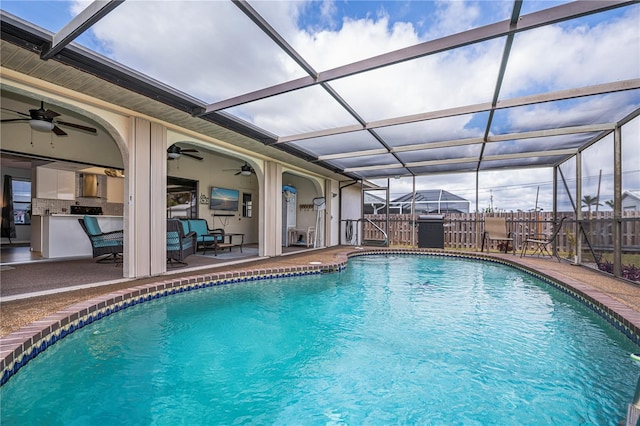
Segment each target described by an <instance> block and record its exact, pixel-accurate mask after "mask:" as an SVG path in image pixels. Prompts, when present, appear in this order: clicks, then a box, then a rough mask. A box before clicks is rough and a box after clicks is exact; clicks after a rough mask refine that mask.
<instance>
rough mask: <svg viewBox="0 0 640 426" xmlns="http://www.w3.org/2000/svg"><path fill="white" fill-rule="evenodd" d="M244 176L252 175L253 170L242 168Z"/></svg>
mask: <svg viewBox="0 0 640 426" xmlns="http://www.w3.org/2000/svg"><path fill="white" fill-rule="evenodd" d="M240 174H241V175H242V176H251V170H240Z"/></svg>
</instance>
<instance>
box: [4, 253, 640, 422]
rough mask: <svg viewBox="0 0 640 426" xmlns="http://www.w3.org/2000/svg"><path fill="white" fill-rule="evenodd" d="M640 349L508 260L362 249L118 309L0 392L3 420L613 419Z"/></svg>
mask: <svg viewBox="0 0 640 426" xmlns="http://www.w3.org/2000/svg"><path fill="white" fill-rule="evenodd" d="M634 351H638V347H637V346H636V345H634V344H633V343H632V342H630V341H629V339H626V338H625V337H623V336H622V335H621V334H620V333H619V332H617V331H616V330H615V329H613V327H611V326H610V325H609V324H608V323H606V322H605V321H604V320H603V319H602V318H600V317H599V316H597V315H596V314H594V313H593V312H592V311H591V310H589V309H587V308H586V307H584V306H582V305H581V304H578V303H576V301H575V300H574V299H572V298H571V297H570V296H567V295H566V294H564V293H562V292H560V291H558V290H556V289H554V288H553V287H551V286H549V285H547V284H545V283H543V282H541V281H540V280H538V279H536V278H534V277H532V276H531V275H528V274H523V273H521V272H519V271H517V270H515V269H513V268H509V267H506V266H503V265H498V264H493V263H487V262H479V261H469V260H463V259H447V258H441V257H426V256H421V257H412V256H397V255H396V256H370V257H360V258H357V259H352V260H350V262H349V266H348V268H346V269H345V270H344V271H342V272H341V273H338V274H325V275H322V276H306V277H298V278H286V279H279V280H271V281H259V282H248V283H242V284H236V285H229V286H218V287H212V288H207V289H202V290H197V291H191V292H186V293H182V294H178V295H175V296H171V297H166V298H161V299H157V300H152V301H149V302H146V303H144V304H141V305H137V306H133V307H130V308H127V309H126V310H124V311H122V312H118V313H116V314H112V315H110V316H108V317H106V318H104V319H102V320H100V321H97V322H95V323H93V324H91V325H89V326H86V327H84V328H82V329H81V330H79V331H77V332H75V333H73V334H71V335H70V336H68V337H66V338H64V339H63V340H61V341H60V342H58V343H56V344H55V345H54V346H52V347H51V348H49V349H47V350H46V351H45V352H44V353H42V354H41V355H39V356H38V357H37V358H35V359H34V360H32V361H30V362H29V363H28V364H27V365H26V366H25V367H23V368H22V369H21V370H20V371H19V373H18V374H16V375H15V376H14V377H12V378H11V379H10V380H9V381H8V382H7V383H6V384H5V385H4V386H3V387H2V388H0V398H1V404H2V405H1V407H0V408H1V412H2V424H28V423H37V422H45V423H57V422H59V423H65V424H87V423H98V422H104V423H110V424H111V423H122V422H127V423H135V424H140V423H157V424H175V423H180V422H184V421H185V419H188V420H189V421H190V422H191V423H194V422H195V423H208V424H211V423H217V424H220V423H223V424H230V423H254V424H265V423H267V424H274V423H275V424H294V423H295V424H300V423H304V424H327V423H348V424H362V423H376V424H379V423H401V424H413V423H430V424H451V423H458V424H487V423H493V424H506V423H509V424H514V423H517V424H521V423H528V424H542V423H544V424H549V423H564V424H567V423H569V424H575V423H590V424H617V422H618V421H619V420H620V419H621V418H623V417H624V414H625V410H626V405H627V404H628V403H629V402H630V401H631V398H632V397H633V391H634V386H635V380H636V378H637V376H638V369H637V367H635V366H634V365H632V363H631V361H630V360H629V358H628V355H629V353H631V352H634Z"/></svg>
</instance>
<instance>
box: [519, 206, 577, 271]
mask: <svg viewBox="0 0 640 426" xmlns="http://www.w3.org/2000/svg"><path fill="white" fill-rule="evenodd" d="M566 218H567V217H566V216H565V217H563V218H562V219H560V222H559V223H557V224H556V225H555V226H554V228H555V229H554V231H553V234H551V236H550V237H546V236H544V235H533V236H531V237H527V239H525V240H524V243H523V245H522V252H520V257H522V256H524V254H525V253H526V252H527V248H529V247H531V248H532V249H533V253H531V255H532V256H535V255H538V257H539V256H549V257H553V256H554V255H555V257H556V259H558V262H560V256H558V250H557V249H556V248H555V247H552V248H551V250H552V251H553V254H551V252H550V251H549V248H548V247H549V246H550V245H552V244H553V242H554V241H555V240H556V238H557V237H558V234H559V233H560V230H561V229H562V222H564V220H565V219H566Z"/></svg>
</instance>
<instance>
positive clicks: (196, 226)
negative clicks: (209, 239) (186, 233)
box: [189, 219, 209, 239]
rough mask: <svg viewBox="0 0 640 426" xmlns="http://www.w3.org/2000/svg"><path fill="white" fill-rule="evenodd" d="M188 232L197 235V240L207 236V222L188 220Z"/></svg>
mask: <svg viewBox="0 0 640 426" xmlns="http://www.w3.org/2000/svg"><path fill="white" fill-rule="evenodd" d="M189 230H190V231H194V232H195V233H196V234H198V239H200V237H202V236H203V235H207V234H208V233H209V229H208V228H207V221H206V220H204V219H190V220H189Z"/></svg>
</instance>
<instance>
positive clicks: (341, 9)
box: [0, 0, 640, 211]
mask: <svg viewBox="0 0 640 426" xmlns="http://www.w3.org/2000/svg"><path fill="white" fill-rule="evenodd" d="M89 3H90V2H88V1H71V2H67V1H47V2H41V1H29V0H27V1H6V0H3V1H2V3H1V5H0V6H1V7H2V9H3V10H5V11H8V12H10V13H13V14H15V15H17V16H19V17H21V18H23V19H26V20H28V21H30V22H32V23H35V24H36V25H39V26H42V27H43V28H45V29H47V30H50V31H52V32H55V31H58V30H59V29H60V28H61V27H62V26H63V25H64V24H65V23H66V22H68V21H69V20H70V19H71V18H72V17H73V16H74V15H75V14H77V13H79V12H80V11H81V10H82V8H84V7H86V5H87V4H89ZM249 3H250V4H251V5H252V6H253V7H254V8H255V9H256V10H257V11H258V12H259V13H260V14H261V15H262V16H264V18H265V19H266V20H267V21H268V22H269V23H270V25H272V26H273V27H274V28H275V29H276V30H278V31H279V32H280V33H281V34H282V35H283V37H284V38H285V39H286V40H287V42H288V43H289V44H291V45H292V46H293V47H294V48H295V49H296V50H297V51H298V52H300V53H301V54H302V55H303V57H304V58H305V60H306V61H307V62H308V63H309V64H310V65H311V66H312V67H313V68H314V69H315V70H316V71H324V70H327V69H331V68H334V67H338V66H341V65H344V64H347V63H351V62H354V61H356V60H358V59H363V58H367V57H370V56H372V55H377V54H381V53H385V52H389V51H393V50H396V49H400V48H403V47H407V46H411V45H415V44H417V43H420V42H424V41H428V40H433V39H436V38H439V37H443V36H447V35H451V34H455V33H457V32H460V31H464V30H468V29H472V28H477V27H479V26H482V25H486V24H489V23H491V22H495V21H498V20H503V19H508V17H509V16H510V14H511V8H512V5H513V3H512V2H511V1H484V0H476V1H464V0H456V1H402V0H398V1H358V0H326V1H319V0H308V1H250V2H249ZM562 3H565V2H563V1H562V2H559V1H535V0H534V1H532V0H525V1H524V4H523V10H522V14H527V13H530V12H534V11H537V10H540V9H545V8H548V7H552V6H555V5H558V4H562ZM141 16H142V17H144V18H143V19H141V18H140V17H141ZM76 41H77V42H78V43H80V44H82V45H84V46H86V47H89V48H91V49H94V50H95V51H97V52H99V53H101V54H103V55H105V56H108V57H109V58H112V59H114V60H116V61H118V62H121V63H122V64H124V65H126V66H129V67H131V68H133V69H135V70H138V71H141V72H143V73H145V74H147V75H149V76H151V77H153V78H156V79H158V80H160V81H162V82H164V83H166V84H169V85H171V86H173V87H176V88H177V89H179V90H182V91H184V92H185V93H188V94H190V95H192V96H194V97H196V98H199V99H201V100H203V101H204V102H215V101H218V100H222V99H226V98H228V97H232V96H237V95H240V94H244V93H247V92H250V91H253V90H257V89H260V88H263V87H267V86H271V85H273V84H277V83H280V82H283V81H289V80H292V79H295V78H299V77H302V76H305V75H306V74H305V73H304V72H303V71H302V70H301V69H300V67H298V65H297V64H295V63H294V62H293V61H292V60H291V59H290V58H288V57H287V56H285V55H283V54H282V52H280V51H279V50H278V49H277V48H275V46H274V45H273V42H272V41H271V40H269V39H268V38H267V37H266V36H265V35H264V34H263V33H262V32H261V31H260V30H258V29H257V28H255V26H254V25H250V24H249V23H248V21H247V18H246V16H244V15H243V14H242V13H241V12H240V11H239V10H238V8H237V7H236V6H234V5H233V4H231V3H230V2H228V1H207V2H205V1H176V0H166V1H161V0H156V1H138V0H127V1H126V2H124V3H123V4H122V5H120V6H118V7H117V8H116V9H115V10H114V11H113V12H112V13H110V14H109V15H108V16H107V17H105V18H104V19H103V20H101V21H100V22H98V23H97V24H96V25H94V26H93V27H92V28H91V30H90V31H88V32H87V33H85V34H83V35H82V36H81V37H80V38H79V39H77V40H76ZM549 46H553V47H554V49H549ZM503 47H504V44H503V42H501V41H489V42H484V43H478V44H476V45H473V46H469V47H467V48H464V49H458V50H456V51H452V52H447V53H445V54H438V55H433V56H430V57H427V58H423V59H421V60H418V61H411V62H410V63H405V64H403V65H402V66H400V67H396V68H394V70H393V71H392V72H391V71H390V70H388V69H380V70H377V71H374V72H370V73H366V75H357V76H352V77H348V78H344V79H342V80H338V81H335V82H333V83H332V85H333V87H335V89H336V90H338V91H339V92H340V93H341V95H342V96H343V97H344V98H345V100H346V101H347V102H348V103H349V104H350V105H352V106H354V107H355V108H356V109H357V110H358V112H359V113H361V114H362V115H363V118H364V119H365V120H366V121H371V120H378V119H381V118H386V117H388V116H389V111H393V113H391V116H402V115H407V114H414V113H419V112H424V111H429V110H434V109H443V108H450V107H455V106H459V105H467V104H473V103H480V102H486V101H487V100H488V99H487V98H489V100H490V97H491V95H492V92H493V87H494V85H495V81H496V75H497V71H498V65H499V61H500V57H501V54H502V49H503ZM638 51H640V6H638V5H637V6H634V7H632V8H627V9H625V10H614V11H612V12H609V13H607V15H606V19H605V20H604V21H602V20H595V19H594V18H592V17H587V18H583V19H580V20H577V21H575V22H568V23H563V24H559V25H554V26H551V27H545V28H542V29H539V30H534V31H531V32H526V33H523V34H522V35H519V36H517V37H516V38H515V41H514V46H513V49H512V56H511V60H510V62H509V65H508V67H507V70H506V74H505V79H504V85H503V88H502V90H501V93H500V97H501V99H505V98H513V97H517V96H524V95H530V94H536V93H541V92H544V91H548V90H562V89H567V88H573V87H580V86H586V85H592V84H599V83H603V82H609V81H615V80H624V79H630V78H640V55H639V54H638V53H637V52H638ZM630 52H632V54H630ZM612 64H615V65H612ZM415 81H418V82H421V81H423V82H424V83H423V84H417V85H416V84H409V83H410V82H411V83H412V82H415ZM363 93H366V94H367V96H366V97H363V96H362V94H363ZM389 94H393V96H389ZM617 96H627V97H629V98H630V99H631V100H630V101H629V105H635V107H637V105H639V104H640V100H639V99H638V98H639V97H640V95H638V94H637V93H626V92H625V93H623V94H618V95H617ZM282 98H283V99H284V100H285V101H286V102H285V103H283V102H282V101H281V100H276V99H267V100H263V101H257V102H254V103H252V104H250V105H245V106H242V107H237V108H234V109H232V110H231V112H233V113H235V114H238V115H239V116H240V117H242V118H244V119H246V120H248V121H250V122H252V123H254V124H256V125H257V126H259V127H261V128H263V129H265V130H267V131H270V132H272V133H274V134H277V135H281V136H286V135H291V134H297V133H304V132H308V131H313V130H318V129H323V128H328V127H329V128H330V127H336V126H341V125H345V124H351V123H352V122H353V119H352V117H351V116H349V115H348V114H346V113H345V111H344V110H341V109H340V108H336V107H335V105H334V104H333V102H332V100H331V99H329V98H328V95H327V94H326V93H324V92H323V91H322V90H320V89H318V88H311V89H304V90H302V91H299V92H294V93H291V94H288V95H286V96H284V97H282ZM613 100H614V97H613V96H602V97H594V98H588V99H580V100H575V101H565V102H564V103H563V102H557V103H549V104H543V105H537V106H532V107H522V108H520V109H518V110H516V111H501V112H500V113H498V114H496V117H495V123H494V126H493V127H492V129H491V131H492V132H493V133H510V132H516V131H526V130H527V129H528V128H529V127H532V126H537V125H538V123H539V122H544V123H548V125H549V127H553V126H556V125H573V124H575V123H580V122H584V120H586V119H592V120H593V119H596V120H600V121H598V122H607V119H608V117H606V116H604V115H605V114H606V113H607V111H611V108H610V107H608V103H609V102H612V101H613ZM576 103H579V105H578V108H574V107H575V106H576V105H575V104H576ZM569 107H571V108H569ZM274 111H277V112H278V114H274V113H273V112H274ZM291 117H295V119H292V118H291ZM637 121H638V120H637V119H636V120H635V122H634V123H632V124H631V126H630V127H631V129H632V130H633V131H628V132H626V133H627V136H626V138H625V154H626V155H625V161H626V162H627V163H626V166H625V175H624V180H623V182H624V185H625V186H624V187H623V189H630V190H637V191H640V174H639V172H638V165H637V164H635V165H634V164H633V163H634V162H633V160H634V159H636V160H637V159H638V158H640V152H639V151H640V148H638V147H639V146H640V140H639V138H640V136H638V135H640V129H638V123H637ZM429 125H430V127H429V128H428V131H426V130H425V129H422V130H421V131H422V133H424V134H428V135H431V137H433V138H437V135H439V134H440V133H447V132H448V133H449V134H450V133H451V129H455V130H456V137H459V138H462V137H469V136H472V135H476V134H477V133H478V132H483V131H484V121H483V120H481V119H480V117H479V116H478V115H477V114H476V115H475V116H473V115H466V116H458V117H453V118H450V119H447V120H441V121H434V122H432V123H430V124H429ZM387 131H392V129H387ZM609 139H610V138H609ZM532 143H538V141H533V142H532ZM602 146H609V147H610V141H603V142H602ZM459 149H460V150H462V149H469V150H473V149H474V148H472V147H471V148H462V147H461V148H459ZM488 149H489V148H488ZM490 149H491V150H495V152H494V154H499V153H501V152H502V151H504V150H507V151H508V149H509V145H508V144H495V146H492V147H491V148H490ZM593 151H594V153H593V154H590V153H587V154H585V160H584V161H583V169H584V170H583V174H584V175H585V179H584V185H585V189H583V193H584V194H591V193H593V194H594V195H595V193H596V192H597V181H598V180H600V193H601V198H602V199H603V200H604V199H609V198H607V197H610V194H612V193H613V187H612V185H613V182H612V179H610V178H609V177H610V176H611V173H612V170H611V169H612V168H611V166H610V165H611V163H612V161H611V155H610V151H611V150H610V149H609V148H594V149H593ZM596 151H597V152H596ZM638 162H639V163H640V161H638ZM568 168H569V169H570V167H568ZM601 169H604V170H605V171H603V173H602V175H603V177H602V178H600V179H598V176H599V175H600V170H601ZM585 172H586V173H585ZM572 173H573V174H574V175H573V176H570V177H568V178H569V179H574V178H575V172H572ZM552 180H553V177H552V171H551V169H548V168H547V169H522V170H520V171H518V172H490V173H489V172H487V173H481V175H480V188H481V190H480V199H479V206H480V209H484V208H486V207H490V206H493V207H494V209H504V210H507V211H509V210H518V209H520V210H530V209H533V208H535V206H536V194H537V198H538V205H537V207H538V208H543V209H544V210H546V211H548V210H551V209H552V205H551V193H552V192H551V186H552V185H551V182H552ZM594 181H595V183H594ZM374 182H376V183H380V184H383V185H386V179H385V180H382V181H374ZM391 185H392V189H391V191H392V193H396V194H398V195H400V194H402V193H406V192H410V191H411V189H412V185H413V184H412V182H411V180H410V179H408V180H407V179H401V180H400V181H396V182H392V183H391ZM417 185H418V189H440V188H443V189H447V190H448V191H450V192H453V193H455V194H457V195H460V196H462V197H464V198H467V199H470V200H472V208H474V207H475V174H473V173H461V174H456V175H447V176H443V175H435V176H430V177H420V178H418V179H417ZM565 198H566V197H565ZM565 201H566V200H565ZM605 209H606V208H605Z"/></svg>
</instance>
